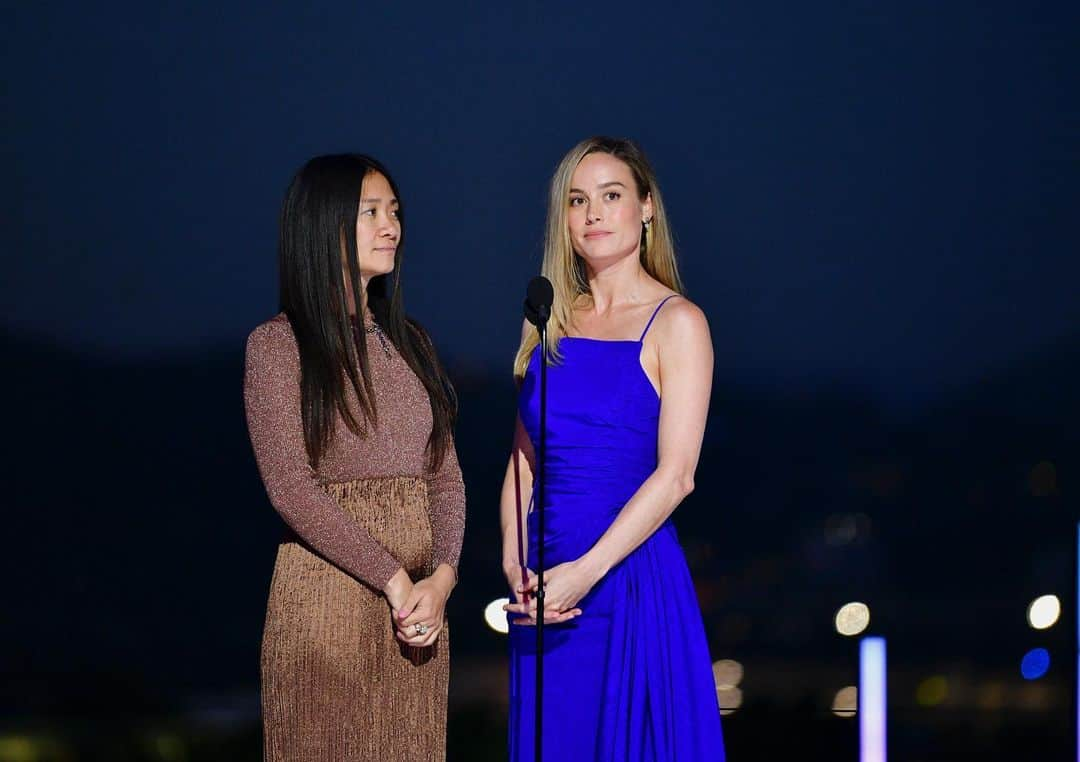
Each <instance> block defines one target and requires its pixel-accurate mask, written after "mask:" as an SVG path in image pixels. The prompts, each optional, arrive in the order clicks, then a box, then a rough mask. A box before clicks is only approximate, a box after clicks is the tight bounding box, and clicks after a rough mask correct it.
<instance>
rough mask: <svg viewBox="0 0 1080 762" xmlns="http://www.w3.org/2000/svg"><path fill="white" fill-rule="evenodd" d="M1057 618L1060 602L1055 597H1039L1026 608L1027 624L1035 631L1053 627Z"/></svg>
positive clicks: (1059, 614) (1059, 613)
mask: <svg viewBox="0 0 1080 762" xmlns="http://www.w3.org/2000/svg"><path fill="white" fill-rule="evenodd" d="M1059 616H1061V601H1060V600H1058V597H1057V596H1056V595H1040V596H1039V597H1038V598H1036V599H1035V600H1033V601H1032V602H1031V605H1029V606H1028V610H1027V620H1028V624H1029V625H1031V626H1032V627H1033V628H1034V629H1036V630H1045V629H1047V628H1048V627H1053V626H1054V624H1055V623H1056V622H1057V620H1058V617H1059Z"/></svg>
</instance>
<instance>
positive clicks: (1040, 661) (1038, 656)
mask: <svg viewBox="0 0 1080 762" xmlns="http://www.w3.org/2000/svg"><path fill="white" fill-rule="evenodd" d="M1049 669H1050V652H1049V651H1047V650H1046V649H1045V648H1032V649H1031V650H1030V651H1028V652H1027V653H1026V654H1024V658H1023V659H1021V660H1020V674H1021V675H1023V676H1024V679H1025V680H1038V679H1039V678H1040V677H1042V676H1043V675H1045V674H1046V673H1047V671H1048V670H1049Z"/></svg>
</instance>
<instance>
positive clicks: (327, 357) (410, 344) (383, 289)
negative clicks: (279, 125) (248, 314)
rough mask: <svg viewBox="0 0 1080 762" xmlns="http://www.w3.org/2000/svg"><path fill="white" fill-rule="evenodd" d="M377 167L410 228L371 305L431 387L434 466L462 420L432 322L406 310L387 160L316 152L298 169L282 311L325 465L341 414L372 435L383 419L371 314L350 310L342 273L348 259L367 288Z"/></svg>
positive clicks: (284, 247) (287, 224) (283, 239)
mask: <svg viewBox="0 0 1080 762" xmlns="http://www.w3.org/2000/svg"><path fill="white" fill-rule="evenodd" d="M375 172H378V173H380V174H381V175H383V177H385V178H386V180H387V182H388V183H389V184H390V188H391V189H392V190H393V192H394V196H395V197H396V198H397V199H398V203H399V207H398V219H399V220H400V221H401V225H402V234H401V237H400V239H399V240H398V247H397V252H396V253H395V255H394V269H393V270H392V271H391V272H390V273H387V274H386V275H380V276H377V277H373V278H371V279H370V281H369V282H368V287H367V304H368V307H369V309H370V310H371V312H372V314H373V315H374V316H375V322H376V323H378V324H379V327H380V328H381V329H382V331H383V333H384V334H386V337H387V338H388V339H389V340H390V342H391V343H392V344H393V345H394V347H395V348H396V349H397V351H398V353H399V354H400V355H401V357H402V359H404V360H405V362H406V363H408V365H409V367H410V368H412V371H413V373H415V374H416V377H417V378H419V379H420V382H421V383H422V384H423V385H424V388H425V389H426V390H427V393H428V398H429V400H430V402H431V418H432V427H431V435H430V437H429V438H428V442H427V454H428V466H429V468H430V469H431V470H437V469H438V467H439V466H440V465H441V464H442V461H443V458H444V457H445V455H446V449H447V447H448V446H449V444H450V439H451V436H452V433H453V428H454V423H455V421H456V419H457V396H456V395H455V393H454V387H453V386H452V384H451V383H450V379H449V377H448V376H447V375H446V371H445V370H444V369H443V367H442V365H441V364H440V363H439V359H438V357H437V356H436V354H435V348H434V346H433V345H432V343H431V339H430V338H429V337H428V335H427V333H426V332H425V331H424V329H423V328H422V327H421V326H420V325H419V324H418V323H417V322H416V321H414V320H411V319H409V318H407V317H406V316H405V311H404V307H403V305H402V299H401V257H402V245H401V244H402V241H403V239H404V232H405V223H404V216H403V213H402V207H403V206H404V204H402V203H401V194H400V193H399V192H398V188H397V185H396V184H395V183H394V180H393V177H392V176H391V175H390V173H389V172H388V171H387V170H386V167H384V166H383V165H382V164H380V163H379V162H378V161H376V160H375V159H373V158H371V157H370V156H364V155H363V154H336V155H331V156H317V157H315V158H314V159H311V160H310V161H309V162H307V163H306V164H305V165H304V166H303V167H301V168H300V171H299V172H297V173H296V176H295V177H293V180H292V182H291V183H290V184H289V189H288V191H287V192H286V194H285V201H284V203H283V204H282V206H281V220H280V245H279V248H278V270H279V278H280V292H279V295H280V303H281V311H282V312H284V313H285V315H286V316H287V317H288V318H289V323H290V324H291V325H292V329H293V333H294V334H295V335H296V343H297V345H298V346H299V349H300V371H301V373H300V375H301V380H300V390H301V411H302V415H303V422H304V444H305V447H306V448H307V454H308V459H309V460H310V461H311V463H312V465H313V466H314V465H317V464H318V462H319V458H320V457H321V456H322V454H323V452H324V451H325V450H326V447H327V445H328V443H329V441H330V437H331V435H332V434H333V431H334V425H335V417H336V415H340V416H341V418H342V420H343V421H344V422H345V425H346V426H347V427H348V428H349V430H350V431H352V432H353V433H355V434H357V435H358V436H364V435H365V433H366V431H367V427H368V425H377V423H378V411H377V410H376V409H375V390H374V388H373V386H372V383H371V371H370V364H369V361H368V354H367V343H366V341H364V327H365V326H364V315H363V310H361V309H360V304H361V300H360V299H359V298H357V299H356V300H355V301H356V310H355V312H356V314H355V316H350V314H349V308H348V302H347V297H346V288H345V283H344V277H343V273H342V269H343V268H342V254H343V253H344V255H345V261H346V263H347V265H348V278H349V281H350V284H351V292H352V293H353V294H356V295H358V296H359V294H360V288H361V286H360V267H359V264H358V261H357V250H356V220H357V215H358V213H359V207H360V192H361V186H362V185H363V182H364V178H365V177H367V176H368V175H369V174H372V173H375ZM346 379H347V380H348V384H349V385H350V386H351V387H352V390H353V392H354V393H355V395H356V399H357V401H358V402H359V405H360V413H361V415H360V420H358V419H357V416H356V415H354V414H353V412H352V411H351V410H350V409H349V405H348V404H346V391H345V390H346V386H345V384H346Z"/></svg>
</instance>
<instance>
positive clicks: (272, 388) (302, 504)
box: [244, 320, 460, 592]
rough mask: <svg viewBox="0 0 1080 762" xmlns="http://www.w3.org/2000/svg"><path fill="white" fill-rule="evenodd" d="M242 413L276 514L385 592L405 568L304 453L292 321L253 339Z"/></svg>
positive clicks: (276, 323) (342, 565) (339, 563)
mask: <svg viewBox="0 0 1080 762" xmlns="http://www.w3.org/2000/svg"><path fill="white" fill-rule="evenodd" d="M244 408H245V411H246V413H247V424H248V433H249V435H250V437H251V445H252V448H253V449H254V451H255V461H256V462H257V464H258V466H259V473H260V474H261V475H262V480H263V484H264V485H265V486H266V493H267V495H268V496H269V498H270V503H271V504H272V505H273V506H274V508H275V510H277V512H278V513H279V514H281V517H282V518H283V519H284V520H285V522H286V523H287V524H288V525H289V526H290V527H291V528H292V530H293V531H294V532H295V533H296V534H297V536H299V537H300V538H301V539H302V540H303V541H304V542H306V543H307V544H308V545H309V546H310V547H311V548H313V549H314V550H315V551H316V552H317V553H319V554H320V555H322V556H323V557H324V558H326V559H327V560H329V561H330V562H331V563H333V564H334V565H335V566H337V567H339V568H341V569H342V570H344V571H345V572H347V573H348V574H351V575H352V576H354V577H356V578H357V579H360V580H362V581H363V582H366V583H367V584H369V585H371V586H372V587H373V588H375V589H376V590H379V591H380V592H381V591H382V590H383V589H384V588H385V587H386V583H387V582H388V581H389V580H390V577H392V576H393V575H394V573H395V572H396V571H397V570H398V569H399V568H401V564H400V563H398V562H397V560H396V559H395V558H394V557H393V556H392V555H391V554H390V553H389V551H387V550H386V548H384V547H383V546H382V545H380V544H379V543H378V542H376V541H375V539H374V538H373V537H372V536H371V535H370V534H368V532H367V530H365V529H364V528H363V527H362V526H360V525H359V524H357V523H356V522H354V521H351V520H349V518H348V517H347V516H346V514H345V513H344V511H342V510H341V508H340V507H339V506H338V504H337V503H336V502H335V501H334V499H333V498H332V497H330V496H329V495H328V494H327V493H326V492H325V491H324V490H323V489H322V487H321V486H320V485H319V484H318V482H317V481H316V478H315V473H314V471H313V469H312V468H311V466H310V464H309V463H308V458H307V451H306V449H305V447H304V429H303V421H302V419H301V413H300V358H299V352H298V350H297V347H296V340H295V338H293V335H292V329H291V328H290V326H289V324H288V322H287V321H281V320H278V321H271V322H269V323H265V324H263V325H261V326H259V327H258V328H256V329H255V330H254V331H253V332H252V334H251V336H249V337H248V342H247V354H246V359H245V366H244ZM455 463H456V461H455ZM459 479H460V476H459ZM459 543H460V540H459Z"/></svg>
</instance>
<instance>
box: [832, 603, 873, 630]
mask: <svg viewBox="0 0 1080 762" xmlns="http://www.w3.org/2000/svg"><path fill="white" fill-rule="evenodd" d="M869 625H870V607H869V606H867V605H866V604H865V603H860V602H858V601H853V602H851V603H845V604H844V605H843V606H841V607H840V610H839V611H837V612H836V631H837V632H838V633H840V634H841V635H847V636H849V637H850V636H852V635H858V634H859V633H860V632H862V631H863V630H865V629H866V628H867V627H868V626H869Z"/></svg>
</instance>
